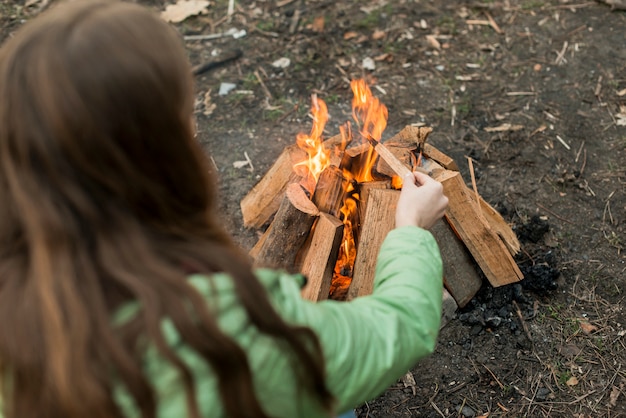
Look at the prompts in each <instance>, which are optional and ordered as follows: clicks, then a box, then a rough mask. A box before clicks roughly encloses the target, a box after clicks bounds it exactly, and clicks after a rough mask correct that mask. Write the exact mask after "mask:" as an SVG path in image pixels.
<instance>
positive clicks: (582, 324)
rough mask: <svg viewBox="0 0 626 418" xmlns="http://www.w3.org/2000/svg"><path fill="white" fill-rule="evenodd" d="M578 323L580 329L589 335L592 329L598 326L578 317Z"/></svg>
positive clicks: (595, 329) (596, 328)
mask: <svg viewBox="0 0 626 418" xmlns="http://www.w3.org/2000/svg"><path fill="white" fill-rule="evenodd" d="M578 325H579V326H580V329H581V330H582V332H583V333H585V334H587V335H589V334H591V333H592V332H594V331H597V330H598V327H596V326H595V325H592V324H590V323H589V321H587V320H585V319H580V320H579V321H578Z"/></svg>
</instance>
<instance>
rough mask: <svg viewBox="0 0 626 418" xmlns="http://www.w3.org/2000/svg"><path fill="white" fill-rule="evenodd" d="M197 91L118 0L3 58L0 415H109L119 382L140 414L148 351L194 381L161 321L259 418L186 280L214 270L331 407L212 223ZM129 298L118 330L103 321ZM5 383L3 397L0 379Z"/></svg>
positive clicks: (239, 413)
mask: <svg viewBox="0 0 626 418" xmlns="http://www.w3.org/2000/svg"><path fill="white" fill-rule="evenodd" d="M192 108H193V80H192V78H191V73H190V67H189V63H188V61H187V57H186V54H185V51H184V48H183V47H182V45H181V43H180V39H179V37H178V36H177V35H176V34H175V31H174V30H173V29H171V28H170V27H169V26H168V25H167V24H166V23H165V22H162V21H161V20H160V19H159V18H158V17H157V16H155V15H153V14H152V13H151V12H149V11H147V10H146V9H143V8H142V7H140V6H136V5H133V4H129V3H118V2H113V1H77V2H72V3H69V4H64V5H61V6H59V7H56V8H54V9H53V10H51V11H49V12H47V13H44V15H42V16H41V17H38V18H36V19H34V21H33V22H29V23H27V24H26V25H25V26H24V28H22V29H20V30H19V31H18V33H17V34H16V36H15V37H14V38H13V39H10V40H9V41H8V42H7V43H6V44H5V45H4V46H3V48H2V49H1V50H0V318H1V319H0V387H2V394H1V397H2V398H3V399H4V404H5V414H6V415H5V416H6V417H7V418H48V417H49V418H61V417H62V418H84V417H87V416H89V417H95V418H100V417H102V418H113V417H121V416H122V412H121V410H120V408H119V407H118V406H117V405H116V403H115V402H114V400H113V395H112V393H113V390H114V388H115V387H118V386H121V387H124V388H126V390H127V391H128V393H129V394H130V395H131V396H132V398H133V399H134V402H135V404H136V405H137V407H138V408H139V409H140V411H141V416H142V417H144V418H152V417H155V416H156V408H157V399H156V395H155V392H154V390H153V388H152V385H151V384H150V382H149V381H148V380H147V379H146V376H145V375H144V373H143V371H142V369H141V358H142V355H143V354H144V353H143V349H144V348H145V346H144V345H142V344H140V343H139V342H140V341H143V340H144V339H147V340H148V341H149V342H150V343H151V344H152V345H154V346H156V348H157V349H158V351H159V352H160V354H161V355H162V356H164V357H165V358H166V359H167V360H169V361H170V362H171V363H172V364H173V365H174V366H175V367H176V368H177V370H178V371H179V373H180V376H181V381H182V382H183V383H184V389H185V393H186V394H187V405H188V411H189V413H188V415H189V417H192V418H199V417H200V415H199V411H198V404H197V401H196V397H195V391H194V388H195V385H194V381H193V378H192V374H191V371H190V370H189V369H188V367H186V366H185V364H184V363H183V362H182V361H181V359H180V358H179V357H177V355H176V354H175V352H174V351H173V350H172V349H171V348H170V347H168V345H167V343H166V342H165V339H164V336H163V334H162V331H161V326H160V325H161V323H162V320H163V319H164V318H169V319H171V321H172V322H173V324H174V325H175V327H176V329H177V331H178V333H179V334H180V335H181V337H182V338H183V339H184V341H185V342H186V343H187V344H188V345H189V346H190V347H192V348H193V349H194V350H196V351H197V352H198V353H199V354H201V355H202V357H203V358H204V359H206V361H207V362H208V363H209V364H210V365H211V366H212V370H214V373H215V375H216V376H217V378H218V382H219V392H220V396H221V400H222V404H223V407H224V409H225V412H226V413H227V415H228V416H230V417H266V414H265V413H264V412H263V408H262V406H261V404H260V402H259V401H258V399H257V398H256V396H255V393H254V388H253V383H252V379H251V370H250V367H249V364H248V362H247V360H246V355H245V353H244V351H243V350H242V348H241V347H240V346H238V345H237V344H236V343H235V342H234V341H233V340H232V339H231V338H229V337H228V336H227V335H226V334H225V333H224V332H223V331H221V330H220V329H219V328H218V326H217V322H216V318H214V316H212V314H211V313H210V311H209V309H208V308H207V306H206V301H205V300H204V299H203V298H202V297H201V295H200V294H199V293H198V292H196V291H195V290H194V288H193V287H192V286H190V285H189V283H188V281H187V280H186V275H187V273H189V272H190V271H194V272H200V273H208V275H207V276H208V277H209V278H208V279H207V280H210V273H213V272H222V271H223V272H227V273H229V274H230V276H232V279H233V281H234V284H235V288H236V291H237V294H238V297H239V299H240V303H241V304H242V305H243V306H244V307H245V309H246V311H247V313H248V315H249V318H250V322H251V323H252V324H253V325H254V326H256V327H257V328H258V329H259V330H260V331H261V332H264V333H266V334H269V335H271V336H274V337H276V338H277V339H280V340H281V341H284V342H285V343H286V346H287V347H289V348H290V350H291V352H292V353H293V357H294V359H295V360H297V361H296V362H294V363H297V364H298V365H299V366H295V365H294V367H298V370H296V372H297V375H299V376H306V377H301V380H302V382H301V383H302V384H303V386H304V387H305V388H307V390H309V391H310V393H311V395H312V396H315V397H317V399H319V401H320V403H321V404H322V405H323V406H324V407H325V408H326V409H327V410H330V404H331V395H330V394H329V392H328V390H327V388H326V385H325V383H324V364H323V358H322V355H321V348H320V346H319V342H318V340H317V338H316V336H315V334H314V333H313V332H312V331H311V330H310V329H308V328H304V327H297V326H290V325H288V324H286V323H285V322H284V321H283V320H282V319H281V318H280V317H279V316H278V314H277V313H276V312H275V311H274V310H273V308H272V306H271V304H270V302H269V299H268V297H267V296H266V294H265V291H264V289H263V288H262V285H261V284H260V283H259V281H258V280H257V279H256V278H255V277H254V275H253V273H252V270H251V267H250V265H249V262H248V261H247V260H246V258H245V256H243V255H242V254H241V253H240V252H239V251H238V250H237V249H236V248H235V247H234V245H233V244H232V243H231V241H230V239H229V238H228V236H227V235H226V234H225V233H224V231H223V230H222V229H221V228H220V226H218V222H217V220H216V215H215V214H214V212H213V206H214V205H213V203H214V200H215V196H214V189H213V188H214V186H213V178H212V176H211V175H210V174H209V170H208V167H207V165H206V161H205V160H206V158H205V155H204V153H203V151H202V149H201V147H200V146H199V145H198V144H197V143H196V141H195V140H194V138H193V132H192V127H191V123H190V118H191V115H192V112H193V109H192ZM129 301H136V302H137V303H138V305H139V306H140V313H139V314H138V315H137V317H136V318H135V319H134V320H133V321H131V322H130V323H128V324H126V325H124V326H122V327H121V328H117V327H114V326H113V325H112V315H113V312H114V311H115V310H116V309H117V308H119V306H121V305H122V304H123V303H126V302H129ZM2 382H4V383H5V384H4V385H2V384H1V383H2Z"/></svg>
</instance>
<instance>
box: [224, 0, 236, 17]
mask: <svg viewBox="0 0 626 418" xmlns="http://www.w3.org/2000/svg"><path fill="white" fill-rule="evenodd" d="M234 11H235V0H228V12H226V16H228V21H229V22H230V21H231V19H232V18H233V12H234Z"/></svg>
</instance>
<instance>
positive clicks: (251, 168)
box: [243, 151, 254, 171]
mask: <svg viewBox="0 0 626 418" xmlns="http://www.w3.org/2000/svg"><path fill="white" fill-rule="evenodd" d="M243 155H244V156H245V157H246V161H248V164H250V171H254V166H253V165H252V160H250V157H248V152H247V151H244V152H243Z"/></svg>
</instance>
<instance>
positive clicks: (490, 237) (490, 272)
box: [435, 170, 524, 287]
mask: <svg viewBox="0 0 626 418" xmlns="http://www.w3.org/2000/svg"><path fill="white" fill-rule="evenodd" d="M435 179H436V180H438V181H439V182H441V184H442V185H443V189H444V194H445V195H446V196H447V197H448V209H447V210H446V215H445V216H446V219H447V220H448V223H449V224H450V226H451V227H452V228H453V229H454V231H455V232H456V234H457V235H458V236H459V237H460V238H461V240H462V241H463V242H464V243H465V245H466V246H467V248H468V250H469V251H470V253H471V254H472V256H473V257H474V260H476V262H477V263H478V265H479V266H480V268H481V269H482V271H483V273H484V274H485V276H486V277H487V279H488V280H489V282H490V283H491V285H492V286H494V287H498V286H502V285H505V284H510V283H515V282H518V281H520V280H521V279H522V278H523V277H524V276H523V275H522V272H521V271H520V270H519V268H518V267H517V264H516V263H515V260H513V257H512V256H511V254H510V252H509V250H508V248H507V247H506V245H505V244H504V243H503V242H502V240H501V239H500V237H499V236H498V235H497V234H496V232H495V231H494V230H493V229H492V228H491V226H490V225H489V223H488V222H487V220H486V218H485V217H484V216H483V215H481V214H480V213H479V212H478V208H477V205H476V204H475V203H474V202H473V201H472V197H471V194H472V193H470V191H469V189H468V188H467V186H466V185H465V183H464V182H463V179H462V178H461V175H460V173H459V172H457V171H450V170H446V171H444V172H441V173H438V175H437V177H436V178H435Z"/></svg>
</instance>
